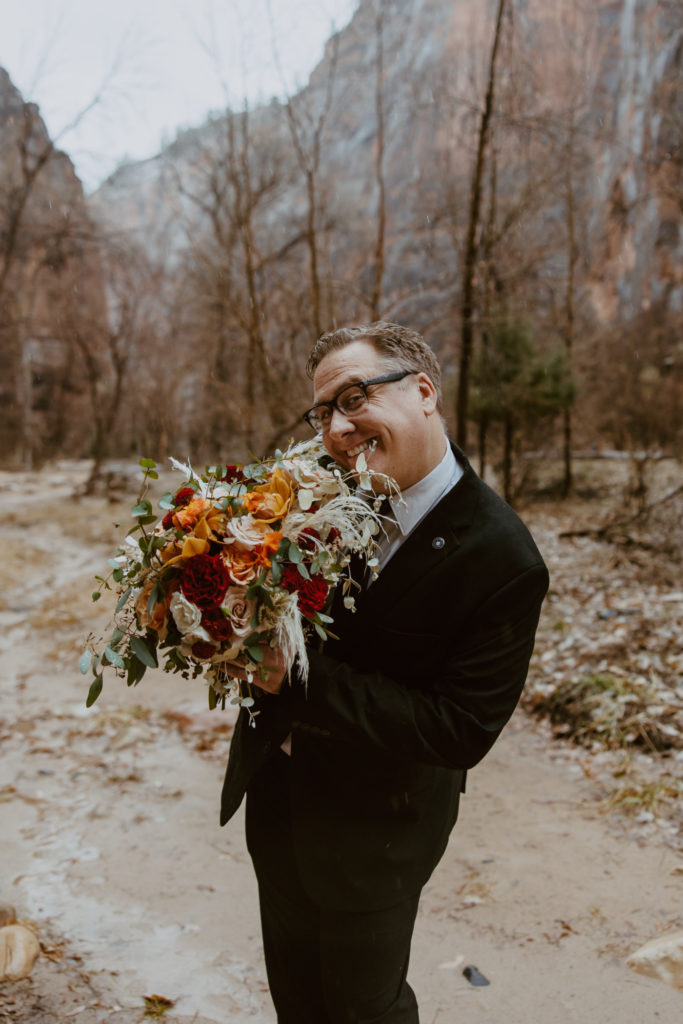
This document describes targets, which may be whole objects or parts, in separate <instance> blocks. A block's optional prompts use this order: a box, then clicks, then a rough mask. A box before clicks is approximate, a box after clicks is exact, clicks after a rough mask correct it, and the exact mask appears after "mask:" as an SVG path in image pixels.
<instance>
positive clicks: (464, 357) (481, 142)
mask: <svg viewBox="0 0 683 1024" xmlns="http://www.w3.org/2000/svg"><path fill="white" fill-rule="evenodd" d="M506 3H507V0H498V14H497V16H496V27H495V31H494V35H493V44H492V46H491V56H490V59H489V75H488V86H487V90H486V99H485V102H484V109H483V111H482V114H481V122H480V125H479V137H478V141H477V155H476V159H475V163H474V168H473V171H472V186H471V189H470V205H469V216H468V224H467V239H466V242H465V255H464V259H463V276H462V299H461V304H460V318H461V347H460V370H459V376H458V406H457V411H456V440H457V442H458V444H459V445H460V447H461V448H465V447H466V445H467V417H468V401H469V387H470V367H471V363H472V350H473V347H474V323H473V319H474V278H475V270H476V264H477V253H478V239H477V234H478V230H479V220H480V216H481V204H482V193H483V178H484V167H485V163H486V148H487V145H488V138H489V127H490V122H491V115H492V113H493V99H494V93H495V80H496V60H497V57H498V44H499V42H500V35H501V25H502V22H503V14H504V13H505V7H506Z"/></svg>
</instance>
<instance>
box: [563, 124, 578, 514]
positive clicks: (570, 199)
mask: <svg viewBox="0 0 683 1024" xmlns="http://www.w3.org/2000/svg"><path fill="white" fill-rule="evenodd" d="M573 139H574V126H573V124H572V126H571V129H570V134H569V145H568V150H569V152H568V153H567V158H566V160H565V200H566V210H567V293H566V297H565V313H566V320H565V332H564V347H565V350H566V353H567V365H568V367H569V370H570V371H571V365H572V349H573V347H574V268H575V266H576V223H575V209H574V182H573V180H572V167H571V161H572V159H573V157H574V145H573ZM563 419H564V423H563V455H564V479H563V481H562V496H563V497H564V498H567V497H569V495H570V494H571V490H572V483H573V481H572V409H571V405H568V406H567V408H566V409H565V410H564V415H563Z"/></svg>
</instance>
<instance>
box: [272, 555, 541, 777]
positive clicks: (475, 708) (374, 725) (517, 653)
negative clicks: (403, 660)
mask: <svg viewBox="0 0 683 1024" xmlns="http://www.w3.org/2000/svg"><path fill="white" fill-rule="evenodd" d="M547 586H548V574H547V570H546V568H545V566H543V565H542V564H541V565H536V566H533V567H531V568H529V569H527V570H525V571H524V572H522V573H520V575H519V576H518V577H517V578H515V579H514V580H513V581H511V582H509V583H507V584H506V585H505V586H503V587H501V588H500V589H499V590H498V591H497V592H496V593H494V594H493V595H491V596H490V597H489V598H488V599H487V600H486V601H485V602H484V604H482V605H481V606H480V607H479V608H478V609H477V611H476V613H475V614H474V615H473V616H472V620H471V621H472V627H471V629H470V630H469V631H468V641H467V644H466V645H465V646H463V647H460V648H459V649H450V648H452V644H450V645H449V638H448V630H447V629H446V630H445V631H444V634H443V636H442V645H443V656H442V657H439V658H438V659H437V664H436V666H435V667H434V665H433V663H432V666H431V667H429V668H428V670H427V672H426V674H425V675H423V676H421V677H420V679H419V681H418V682H417V684H416V685H407V684H405V683H403V682H399V681H397V680H396V679H393V678H391V677H390V676H388V675H384V674H382V673H381V672H374V671H373V672H368V673H363V672H357V671H355V670H354V669H352V668H351V667H350V666H349V665H347V664H346V663H344V662H341V661H337V660H335V659H333V658H330V657H328V656H326V655H325V654H322V653H319V652H315V651H311V652H310V672H309V680H308V687H307V691H306V693H305V694H304V692H303V687H294V688H293V689H292V691H291V692H290V693H289V694H287V696H286V699H287V700H288V702H289V703H290V709H291V714H292V720H293V725H294V727H295V728H296V727H297V726H302V727H303V728H307V727H309V728H310V727H312V728H313V729H314V730H316V731H320V730H323V731H324V732H328V733H329V734H330V735H332V736H334V737H335V738H337V739H339V740H343V741H346V742H348V743H351V744H356V745H358V744H360V745H362V746H364V747H366V748H367V747H370V748H374V749H375V750H377V751H378V752H379V751H385V752H387V753H390V754H393V755H401V756H405V757H409V758H412V759H414V760H417V761H423V762H426V763H429V764H436V765H441V766H445V767H449V768H458V769H467V768H471V767H473V766H474V765H475V764H477V762H478V761H480V760H481V759H482V757H484V755H485V754H486V753H487V751H488V750H489V749H490V748H491V746H492V745H493V743H494V742H495V740H496V737H497V736H498V735H499V733H500V731H501V730H502V728H503V726H504V725H505V723H506V722H507V721H508V719H509V718H510V716H511V714H512V712H513V710H514V708H515V706H516V704H517V702H518V700H519V696H520V694H521V691H522V687H523V685H524V681H525V679H526V675H527V670H528V666H529V660H530V658H531V654H532V651H533V647H534V637H535V632H536V627H537V624H538V619H539V614H540V608H541V603H542V601H543V597H544V595H545V593H546V590H547ZM432 653H433V652H432ZM429 660H430V659H429V658H427V657H425V664H429Z"/></svg>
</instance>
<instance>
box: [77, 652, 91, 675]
mask: <svg viewBox="0 0 683 1024" xmlns="http://www.w3.org/2000/svg"><path fill="white" fill-rule="evenodd" d="M91 662H92V651H83V654H81V656H80V658H79V659H78V667H79V669H80V670H81V672H82V674H83V675H85V674H86V672H88V670H89V669H90V663H91Z"/></svg>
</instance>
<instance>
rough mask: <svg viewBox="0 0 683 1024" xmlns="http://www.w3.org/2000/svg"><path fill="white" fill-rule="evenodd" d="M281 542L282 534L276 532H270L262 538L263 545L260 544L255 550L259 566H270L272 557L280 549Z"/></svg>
mask: <svg viewBox="0 0 683 1024" xmlns="http://www.w3.org/2000/svg"><path fill="white" fill-rule="evenodd" d="M281 540H282V534H281V533H278V531H277V530H271V531H270V532H269V533H267V534H266V535H265V537H264V538H263V544H260V545H259V546H258V547H257V548H255V551H254V553H255V555H256V558H257V560H258V563H259V565H265V566H268V565H271V564H272V561H273V557H272V556H273V555H274V554H275V552H276V551H277V549H278V548H279V547H280V541H281Z"/></svg>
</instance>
